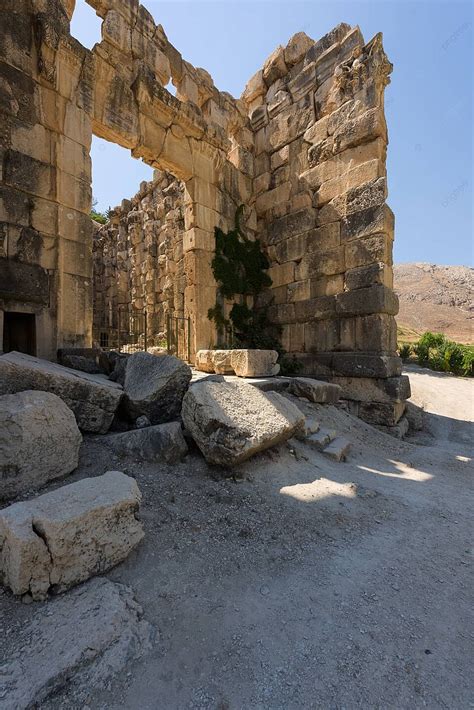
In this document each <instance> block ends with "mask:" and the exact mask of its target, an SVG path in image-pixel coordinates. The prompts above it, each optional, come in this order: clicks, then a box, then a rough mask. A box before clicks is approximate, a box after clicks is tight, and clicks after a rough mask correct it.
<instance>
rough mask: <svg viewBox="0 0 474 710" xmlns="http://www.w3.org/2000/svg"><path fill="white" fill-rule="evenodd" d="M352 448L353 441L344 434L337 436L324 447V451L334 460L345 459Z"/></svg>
mask: <svg viewBox="0 0 474 710" xmlns="http://www.w3.org/2000/svg"><path fill="white" fill-rule="evenodd" d="M350 448H351V442H350V441H348V440H347V439H344V437H343V436H336V438H335V439H333V440H332V441H331V442H330V443H329V444H328V445H327V446H326V448H325V449H324V451H323V453H324V454H325V455H326V456H329V458H330V459H334V461H345V460H346V457H347V454H348V453H349V450H350Z"/></svg>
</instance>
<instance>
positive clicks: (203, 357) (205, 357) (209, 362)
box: [195, 350, 214, 372]
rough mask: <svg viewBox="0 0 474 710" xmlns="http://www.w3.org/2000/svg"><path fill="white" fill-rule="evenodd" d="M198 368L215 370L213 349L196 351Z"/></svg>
mask: <svg viewBox="0 0 474 710" xmlns="http://www.w3.org/2000/svg"><path fill="white" fill-rule="evenodd" d="M195 367H196V370H200V371H201V372H214V359H213V351H212V350H198V352H197V353H196V362H195Z"/></svg>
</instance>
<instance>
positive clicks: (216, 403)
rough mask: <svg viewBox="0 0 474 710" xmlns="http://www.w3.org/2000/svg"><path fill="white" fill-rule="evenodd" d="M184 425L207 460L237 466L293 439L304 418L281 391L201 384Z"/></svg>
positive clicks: (187, 404)
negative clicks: (260, 452) (262, 390)
mask: <svg viewBox="0 0 474 710" xmlns="http://www.w3.org/2000/svg"><path fill="white" fill-rule="evenodd" d="M182 417H183V422H184V424H185V426H186V429H187V430H188V431H189V432H190V433H191V435H192V437H193V439H194V440H195V442H196V444H197V445H198V446H199V448H200V449H201V451H202V453H203V454H204V456H205V458H206V461H208V462H209V463H214V464H221V465H224V466H233V465H235V464H238V463H240V462H241V461H244V460H245V459H248V458H249V457H250V456H252V455H253V454H255V453H257V452H258V451H263V450H264V449H267V448H269V447H271V446H274V445H275V444H278V443H280V442H282V441H285V440H287V439H289V438H290V437H291V436H293V435H294V434H295V433H297V432H298V430H299V429H300V428H301V427H302V426H303V425H304V415H303V414H302V413H301V412H300V410H299V409H298V408H297V407H296V405H294V404H293V403H292V402H290V401H289V400H288V399H287V398H285V397H283V396H282V395H280V394H278V393H277V392H268V393H264V392H261V391H260V390H258V389H257V388H256V387H252V385H249V384H247V383H245V382H222V383H220V382H198V383H196V384H195V385H193V387H191V388H190V389H189V390H188V392H187V393H186V395H185V397H184V400H183V410H182Z"/></svg>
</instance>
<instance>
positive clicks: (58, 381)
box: [0, 352, 122, 434]
mask: <svg viewBox="0 0 474 710" xmlns="http://www.w3.org/2000/svg"><path fill="white" fill-rule="evenodd" d="M24 390H41V391H43V392H52V393H53V394H56V395H57V396H58V397H60V398H61V399H62V400H63V401H64V402H66V404H67V405H68V407H69V408H70V409H72V411H73V412H74V414H75V417H76V421H77V423H78V426H79V428H80V429H82V431H88V432H93V433H101V434H105V432H106V431H108V430H109V428H110V425H111V424H112V420H113V418H114V415H115V412H116V410H117V407H118V405H119V402H120V400H121V398H122V388H121V387H120V385H118V384H116V383H114V382H110V381H109V380H108V379H107V378H106V377H105V376H102V375H89V374H87V373H85V372H79V371H78V370H72V369H71V368H69V367H63V366H62V365H58V364H57V363H54V362H49V361H48V360H41V359H40V358H37V357H32V356H31V355H25V354H24V353H17V352H11V353H6V354H5V355H2V356H0V395H2V394H14V393H16V392H23V391H24Z"/></svg>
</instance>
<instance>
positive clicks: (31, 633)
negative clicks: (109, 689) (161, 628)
mask: <svg viewBox="0 0 474 710" xmlns="http://www.w3.org/2000/svg"><path fill="white" fill-rule="evenodd" d="M142 615H143V610H142V608H141V607H140V606H139V605H138V604H137V602H136V601H135V599H134V596H133V593H132V590H131V589H130V588H129V587H126V586H124V585H123V584H116V583H115V582H110V581H109V580H108V579H105V578H97V579H92V580H91V581H90V582H88V583H87V584H84V585H81V586H80V587H79V588H78V589H74V590H72V591H71V592H70V593H69V594H67V595H65V596H63V597H58V598H56V599H54V600H51V601H50V602H49V603H48V604H47V605H45V604H44V605H40V606H38V608H37V609H35V612H34V614H32V615H31V616H32V618H31V619H28V620H27V621H26V622H24V623H23V624H22V626H21V629H19V630H18V633H17V634H15V639H14V640H13V639H12V643H11V645H10V648H9V652H8V654H7V656H6V658H4V659H3V661H2V676H1V678H0V696H1V697H2V698H3V699H4V702H6V704H5V705H4V707H5V708H15V709H16V710H18V709H19V708H28V707H32V706H34V705H35V704H36V705H43V704H44V703H45V702H47V701H48V699H49V700H50V702H53V703H54V700H51V699H52V698H54V697H55V694H56V693H57V692H58V691H60V690H63V689H64V688H65V687H67V686H68V684H70V683H71V684H73V685H74V688H75V689H77V688H80V689H81V690H82V689H84V690H85V691H87V690H88V689H90V688H91V686H92V685H93V686H94V687H96V688H101V687H105V686H106V685H107V684H108V683H110V681H111V680H112V679H113V678H114V677H115V676H117V674H119V673H120V672H122V671H125V670H126V668H128V667H129V664H130V662H131V661H133V660H136V659H138V658H140V657H141V656H142V655H143V654H144V653H146V652H147V651H149V650H150V649H151V648H152V645H153V643H154V642H155V640H156V631H155V629H154V628H153V627H152V626H151V625H150V624H149V623H148V622H147V621H145V620H144V619H143V618H142ZM46 650H47V652H46ZM5 699H7V700H5Z"/></svg>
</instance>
